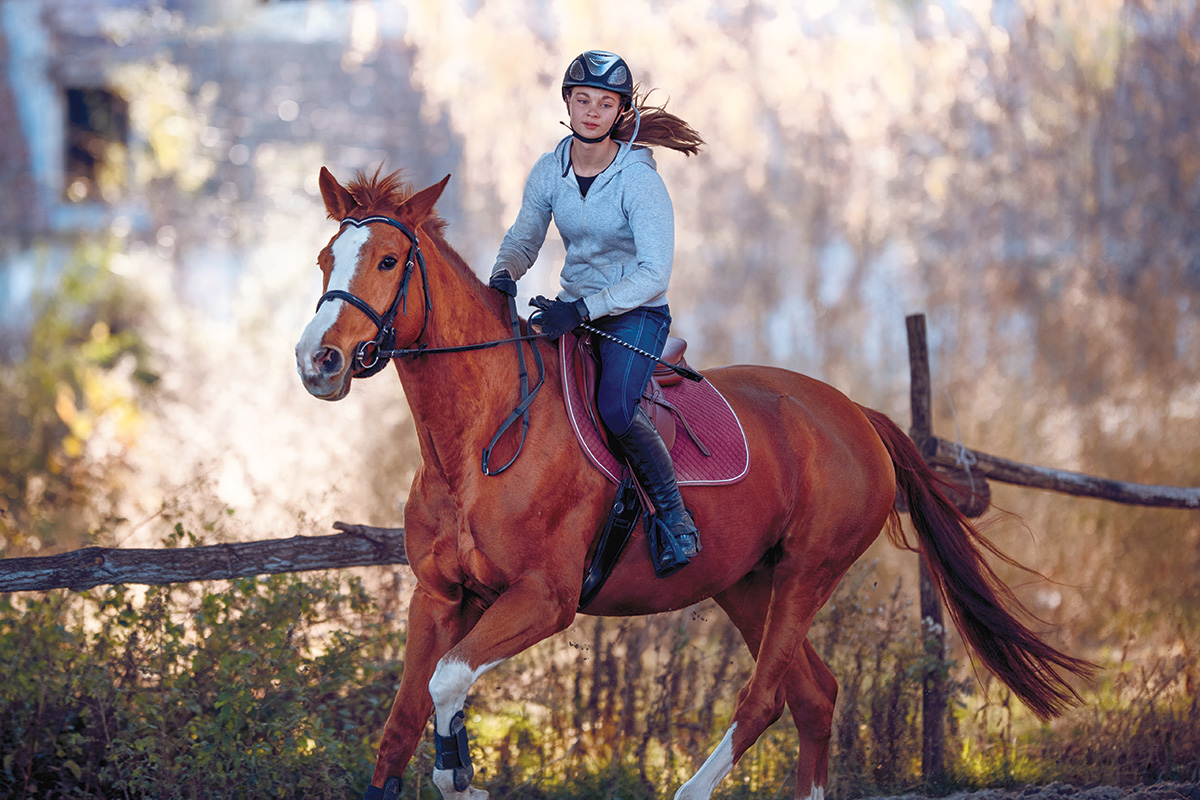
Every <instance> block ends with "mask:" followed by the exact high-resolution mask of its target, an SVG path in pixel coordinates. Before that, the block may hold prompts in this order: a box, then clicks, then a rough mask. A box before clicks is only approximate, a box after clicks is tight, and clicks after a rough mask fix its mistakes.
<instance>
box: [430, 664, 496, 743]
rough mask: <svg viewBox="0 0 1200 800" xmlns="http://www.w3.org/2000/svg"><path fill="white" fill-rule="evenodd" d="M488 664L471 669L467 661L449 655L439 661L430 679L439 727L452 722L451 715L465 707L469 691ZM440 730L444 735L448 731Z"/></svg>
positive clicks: (431, 695)
mask: <svg viewBox="0 0 1200 800" xmlns="http://www.w3.org/2000/svg"><path fill="white" fill-rule="evenodd" d="M488 666H490V665H487V666H484V667H480V668H479V669H471V665H470V664H468V663H466V662H465V661H459V660H457V659H453V658H449V657H445V658H442V660H441V661H439V662H438V664H437V667H435V668H434V670H433V677H432V678H430V679H429V696H430V697H431V698H432V699H433V707H434V710H435V711H436V712H437V717H438V719H437V723H438V727H442V725H443V724H445V725H447V726H448V725H449V724H450V717H452V716H453V715H454V713H455V712H457V711H458V710H460V709H461V708H462V707H463V704H464V703H465V702H466V701H467V692H469V691H470V690H471V687H472V686H474V685H475V681H476V680H478V679H479V676H480V675H481V674H483V673H484V672H485V671H486V670H487V667H488ZM443 717H444V719H443ZM439 732H440V733H442V734H443V735H446V734H447V733H448V731H445V730H442V731H439Z"/></svg>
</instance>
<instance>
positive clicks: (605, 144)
mask: <svg viewBox="0 0 1200 800" xmlns="http://www.w3.org/2000/svg"><path fill="white" fill-rule="evenodd" d="M639 89H640V87H636V88H635V86H634V84H633V78H632V76H631V74H630V71H629V67H628V66H627V65H626V63H625V61H624V59H622V58H621V57H620V56H617V55H616V54H614V53H609V52H605V51H602V50H589V51H588V52H586V53H582V54H581V55H579V56H578V57H576V58H575V60H574V61H572V62H571V65H570V66H569V67H568V68H567V72H566V75H565V76H564V77H563V83H562V96H563V100H564V101H565V102H566V105H567V114H568V115H569V118H570V129H571V135H570V136H567V137H565V138H564V139H563V140H562V141H560V142H559V143H558V145H557V147H555V149H554V150H553V151H551V152H549V153H545V154H544V155H543V156H542V157H541V158H540V159H538V161H537V163H536V164H535V165H534V167H533V170H532V171H531V172H530V174H529V178H528V180H527V181H526V183H525V192H524V196H523V198H522V201H521V210H520V212H519V213H518V214H517V219H516V221H515V222H514V223H513V225H512V227H511V228H510V229H509V230H508V233H507V234H505V236H504V240H503V242H502V243H501V245H500V252H499V254H498V255H497V257H496V264H495V266H494V267H493V268H492V276H491V280H490V284H489V285H490V286H491V287H492V288H494V289H496V290H498V291H500V292H503V293H504V294H507V295H509V296H516V293H517V287H516V280H517V279H519V278H520V277H521V276H522V275H524V274H525V273H526V271H528V270H529V268H530V267H531V266H532V265H533V263H534V261H535V260H536V259H537V255H538V251H539V250H540V249H541V246H542V243H543V241H545V238H546V231H547V230H548V228H549V225H550V220H551V218H553V219H554V222H555V226H556V227H557V228H558V231H559V234H560V235H561V237H562V241H563V244H564V246H565V248H566V262H565V264H564V265H563V268H562V274H561V276H560V279H559V282H560V284H561V286H562V289H561V290H560V291H559V293H558V297H557V299H554V300H545V299H544V298H540V297H539V298H537V299H536V300H535V301H534V303H535V304H536V305H538V306H539V307H543V311H542V313H541V324H542V331H543V332H544V333H546V334H547V335H548V336H549V338H550V339H551V340H556V339H558V338H559V337H560V336H562V335H563V334H564V333H567V332H569V331H571V330H574V329H575V328H576V327H578V326H579V325H580V324H582V323H584V322H587V323H589V324H590V325H591V326H592V327H595V328H598V329H599V330H602V331H604V332H605V333H608V334H610V335H612V336H614V337H616V338H618V339H620V340H622V341H623V342H626V343H628V344H630V345H633V346H634V347H637V348H639V349H641V350H644V351H646V352H649V353H653V354H654V355H655V356H660V355H661V354H662V351H663V346H664V344H665V343H666V340H667V332H668V331H669V329H670V327H671V314H670V310H669V308H668V306H667V286H668V284H669V282H670V278H671V267H672V261H673V256H674V247H675V218H674V210H673V208H672V206H671V198H670V195H668V193H667V189H666V186H665V185H664V183H663V180H662V178H661V177H660V176H659V174H658V171H657V168H656V166H655V162H654V156H653V155H652V154H651V151H650V150H649V149H648V147H649V146H656V145H660V146H663V147H667V148H670V149H672V150H678V151H679V152H682V153H685V154H687V155H692V154H693V153H697V152H699V150H700V146H701V145H702V144H704V141H703V140H702V139H701V138H700V136H699V134H697V133H696V131H695V130H694V129H693V128H692V127H691V126H690V125H688V124H687V123H686V122H684V121H683V120H681V119H680V118H679V117H676V116H675V115H674V114H671V113H670V112H668V111H666V110H665V109H664V108H663V107H661V106H658V107H655V106H649V105H647V104H646V102H645V100H646V97H645V95H643V94H641V93H640V91H639ZM596 345H597V353H598V355H599V358H600V376H599V381H598V384H599V385H598V388H597V395H598V397H597V404H598V411H599V414H600V419H601V421H602V422H603V423H604V426H605V427H606V428H607V429H608V432H609V434H610V435H611V440H612V441H614V442H616V443H617V444H618V445H619V447H620V450H621V452H622V453H623V454H624V456H625V459H626V461H627V463H628V464H629V466H630V469H631V470H632V471H633V474H634V476H635V477H636V478H637V480H638V482H639V483H640V484H641V486H642V488H643V489H645V491H646V494H647V496H648V497H649V498H650V501H651V503H652V504H653V505H654V508H655V512H656V513H655V516H654V517H653V519H654V523H653V524H654V526H655V527H656V528H657V537H652V541H653V539H654V538H658V539H659V540H660V541H662V542H664V544H665V545H666V546H664V547H663V548H662V549H661V554H660V555H659V556H658V557H657V560H656V563H655V565H654V567H655V572H656V573H657V574H658V575H659V576H660V577H664V576H666V575H669V574H671V573H673V572H676V571H677V570H679V569H681V568H682V567H684V566H686V565H687V563H688V562H689V561H690V560H691V558H692V557H693V556H695V554H696V553H697V552H699V550H700V537H699V533H698V532H697V530H696V526H695V523H694V522H693V521H692V516H691V514H690V513H689V512H688V510H687V509H686V508H685V507H684V504H683V498H682V497H681V496H680V494H679V485H678V483H677V482H676V480H675V470H674V467H673V466H672V463H671V456H670V453H669V452H668V451H667V448H666V446H665V444H664V443H663V441H662V439H661V438H660V437H659V435H658V431H657V430H655V428H654V425H653V424H652V423H651V422H650V419H649V417H647V416H646V413H645V412H644V411H643V410H642V409H641V407H640V406H639V404H638V400H639V398H640V397H641V394H642V390H643V389H644V388H645V386H646V383H647V381H648V380H649V379H650V374H651V372H652V371H653V369H654V362H653V361H651V360H650V359H648V358H646V357H644V356H641V355H638V354H637V353H635V352H634V351H633V350H631V349H629V348H627V347H624V346H622V345H620V344H616V343H614V342H611V341H608V340H606V339H602V338H600V337H596ZM648 533H649V532H648Z"/></svg>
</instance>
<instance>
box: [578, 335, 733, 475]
mask: <svg viewBox="0 0 1200 800" xmlns="http://www.w3.org/2000/svg"><path fill="white" fill-rule="evenodd" d="M577 350H578V348H577V347H576V346H575V337H574V336H572V335H571V334H567V335H565V336H563V337H562V339H561V340H560V341H559V347H558V353H559V355H558V358H559V365H560V367H561V368H562V369H561V372H562V376H563V377H562V381H563V396H564V398H565V400H566V406H567V416H568V417H570V419H571V427H573V428H574V429H575V436H576V438H577V439H578V440H579V446H580V447H582V448H583V452H584V453H586V454H587V457H588V460H590V461H591V462H592V463H593V464H595V465H596V468H597V469H599V470H600V471H601V472H603V473H604V474H605V475H606V476H607V477H608V479H609V480H611V481H612V482H613V483H620V481H621V472H622V466H621V464H620V463H619V462H618V461H617V458H616V456H614V455H613V454H612V452H611V451H610V450H609V449H608V447H607V445H605V443H604V437H603V436H602V435H601V433H600V431H598V430H597V429H596V426H595V425H594V424H593V423H592V420H591V418H590V417H589V416H588V412H587V408H586V406H585V404H584V401H583V397H582V396H581V395H580V393H579V385H578V382H577V381H576V380H575V369H574V365H573V364H572V363H571V362H570V359H571V358H572V357H573V354H574V353H575V352H576V351H577ZM663 392H664V394H665V395H666V400H667V401H668V402H669V403H670V404H671V405H672V406H674V407H675V408H677V409H678V410H679V412H680V413H681V414H682V415H683V417H684V418H685V419H686V420H687V422H688V425H689V426H691V429H692V431H693V432H694V433H695V435H696V436H697V438H699V439H700V441H701V442H703V444H704V446H705V447H706V448H707V449H708V451H709V453H710V455H705V453H704V452H703V451H702V450H701V449H700V448H699V447H698V446H697V445H696V443H695V442H694V441H693V440H692V437H691V436H690V435H689V434H688V432H687V431H686V430H685V426H682V425H680V426H677V433H676V436H675V444H674V445H673V446H672V447H671V459H672V461H674V463H675V477H676V479H677V480H678V481H679V483H680V484H681V485H708V486H713V485H720V484H726V483H737V482H738V481H740V480H741V479H742V478H744V477H746V472H747V471H748V470H749V469H750V446H749V444H748V443H747V442H746V432H745V431H744V430H742V423H741V422H739V421H738V418H737V414H735V413H734V411H733V409H732V408H731V407H730V405H729V403H728V401H726V400H725V398H724V397H723V396H722V395H721V393H720V392H719V391H717V388H716V387H715V386H713V385H712V384H711V383H709V382H708V381H707V380H703V381H700V382H699V383H696V382H695V381H689V380H682V381H680V382H679V383H678V384H676V385H674V386H667V387H664V389H663Z"/></svg>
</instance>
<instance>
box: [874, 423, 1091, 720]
mask: <svg viewBox="0 0 1200 800" xmlns="http://www.w3.org/2000/svg"><path fill="white" fill-rule="evenodd" d="M863 413H864V414H866V415H867V419H869V420H870V421H871V424H872V425H873V426H874V427H875V431H876V432H877V433H878V434H879V438H880V439H882V440H883V444H884V446H885V447H886V448H887V451H888V453H889V454H890V455H891V457H892V463H893V464H894V465H895V470H896V484H897V486H898V487H899V490H900V492H901V493H902V496H903V497H904V499H905V500H906V501H907V503H908V509H909V514H910V515H911V517H912V524H913V528H915V529H916V532H917V541H918V546H917V547H916V548H914V547H912V545H911V544H910V543H909V542H908V541H907V539H906V538H905V535H904V532H903V530H902V529H901V528H900V525H899V520H898V518H896V517H893V520H892V524H891V525H889V528H888V537H889V538H890V539H891V541H892V543H893V544H895V545H896V546H898V547H902V548H905V549H908V550H914V549H915V550H917V551H918V552H919V553H920V554H921V556H922V558H924V559H925V563H926V564H927V565H928V566H929V571H930V573H932V575H933V580H934V583H935V584H936V585H937V587H938V592H939V593H940V594H941V596H942V600H943V602H944V603H945V605H946V607H947V608H948V609H949V610H950V616H951V617H952V618H953V620H954V623H955V625H956V626H957V628H958V630H959V633H960V634H961V635H962V637H963V639H965V640H966V641H967V643H968V644H969V645H970V646H971V648H972V649H973V650H974V651H975V653H976V654H977V655H978V656H979V658H980V659H981V660H982V661H983V663H984V664H985V665H986V666H987V667H988V668H989V669H990V670H991V671H992V672H993V673H995V675H996V677H997V678H999V679H1000V680H1001V681H1003V682H1004V684H1005V685H1006V686H1008V687H1009V688H1010V689H1012V691H1013V692H1014V693H1015V694H1016V695H1017V696H1018V697H1019V698H1020V699H1021V701H1022V702H1024V703H1025V705H1026V706H1028V707H1029V709H1030V710H1031V711H1033V713H1034V714H1037V716H1038V717H1039V718H1041V719H1043V720H1045V719H1049V718H1050V717H1056V716H1058V715H1059V714H1061V713H1062V712H1063V711H1064V710H1066V709H1067V708H1068V707H1070V706H1073V705H1077V704H1079V703H1081V702H1082V698H1080V696H1079V694H1078V693H1077V692H1076V691H1075V689H1073V688H1072V687H1071V685H1070V684H1069V683H1067V682H1066V680H1064V678H1063V677H1062V676H1061V675H1060V674H1059V672H1058V670H1059V669H1062V670H1065V671H1066V672H1069V673H1072V674H1074V675H1076V676H1078V677H1080V678H1084V679H1087V680H1090V679H1091V678H1092V677H1093V676H1094V674H1095V672H1096V669H1097V667H1096V665H1095V664H1092V663H1090V662H1088V661H1084V660H1082V659H1078V658H1074V657H1072V656H1068V655H1066V654H1065V653H1060V652H1059V651H1058V650H1056V649H1054V648H1053V647H1051V646H1050V645H1048V644H1046V643H1045V642H1043V641H1042V640H1041V639H1040V638H1039V637H1038V636H1037V634H1035V633H1034V632H1033V631H1031V630H1030V629H1029V628H1028V627H1026V626H1025V624H1023V623H1022V622H1021V620H1020V619H1018V618H1017V616H1016V613H1014V612H1017V613H1024V614H1026V615H1029V616H1032V615H1031V614H1029V612H1028V610H1026V609H1025V607H1024V606H1023V605H1022V604H1021V602H1020V601H1019V600H1018V599H1017V598H1016V596H1015V595H1014V594H1013V593H1012V590H1011V589H1009V588H1008V586H1006V585H1005V584H1004V582H1003V581H1001V580H1000V578H999V576H997V575H996V573H995V572H994V571H993V570H992V568H991V566H990V565H989V564H988V562H987V560H986V559H985V557H984V554H985V551H986V552H987V553H991V554H993V555H995V556H997V557H999V558H1001V559H1002V560H1004V561H1006V562H1008V563H1010V564H1014V565H1016V566H1021V565H1020V564H1017V563H1016V562H1015V561H1013V560H1012V559H1011V558H1009V557H1008V556H1006V555H1004V554H1003V553H1001V552H1000V551H999V550H998V549H997V548H996V546H995V545H993V544H992V543H991V542H989V541H987V540H986V539H984V538H983V536H981V535H980V533H979V532H978V531H977V530H976V529H975V527H974V526H973V525H972V524H971V522H970V521H969V520H968V519H967V518H966V517H965V516H964V515H963V514H962V513H961V512H960V511H959V510H958V509H957V508H955V507H954V505H953V504H952V503H951V502H950V501H949V500H947V499H946V496H945V495H944V494H943V492H942V491H941V489H940V488H939V485H944V483H945V482H944V481H943V480H942V478H941V477H940V476H938V475H937V474H936V473H934V472H933V470H931V469H930V468H929V465H928V464H926V463H925V460H924V459H923V458H921V454H920V453H919V452H918V451H917V448H916V445H914V444H913V442H912V440H911V439H909V438H908V436H906V435H905V433H904V431H902V430H900V428H899V427H898V426H897V425H896V423H894V422H892V421H891V420H890V419H888V417H886V416H885V415H883V414H881V413H880V412H878V411H874V410H872V409H869V408H863ZM1022 568H1023V569H1024V567H1022Z"/></svg>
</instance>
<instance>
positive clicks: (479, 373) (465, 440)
mask: <svg viewBox="0 0 1200 800" xmlns="http://www.w3.org/2000/svg"><path fill="white" fill-rule="evenodd" d="M440 266H441V265H439V267H440ZM430 276H431V279H432V280H431V283H430V287H429V289H430V305H431V306H432V309H431V311H430V313H429V322H428V327H427V330H426V336H425V340H424V342H423V344H426V345H427V346H428V347H429V348H431V349H432V348H437V347H457V346H460V345H468V344H478V343H482V342H489V341H496V340H499V339H506V338H509V337H511V336H512V328H511V324H510V323H509V321H508V319H507V317H508V315H507V314H506V313H504V314H501V313H498V308H499V307H500V306H499V304H498V303H497V302H496V301H497V298H496V297H491V296H489V295H488V293H491V292H493V290H491V289H488V288H486V287H484V286H483V285H482V284H477V285H472V284H471V283H469V282H468V281H467V280H466V279H464V277H463V276H461V275H459V274H458V273H457V272H456V271H454V270H452V269H449V268H445V269H441V268H439V269H436V270H435V269H433V268H431V269H430ZM435 276H436V277H435ZM522 346H523V347H524V345H522ZM514 347H515V346H514V345H500V346H498V347H493V348H489V349H485V350H475V351H469V352H463V353H428V354H425V355H421V356H417V357H416V358H403V359H400V360H398V361H397V362H396V368H397V372H398V373H399V375H400V382H401V383H402V384H403V386H404V393H405V397H406V398H407V400H408V404H409V408H410V409H411V410H412V414H413V422H414V424H415V425H416V428H417V438H418V440H419V441H420V443H421V454H422V457H423V458H424V459H425V461H426V463H433V464H438V465H439V468H440V469H441V470H442V471H444V472H446V473H447V474H448V477H449V476H450V475H452V474H459V475H461V474H464V473H465V472H466V471H467V470H473V471H474V472H479V469H480V466H479V459H480V454H481V452H482V448H483V447H484V446H485V445H486V444H487V443H488V442H489V441H490V440H491V437H492V436H493V434H494V433H495V431H496V428H497V427H498V426H499V425H500V423H501V422H502V421H503V420H504V418H505V417H506V416H508V414H509V412H511V411H512V409H513V408H514V407H515V406H516V404H517V403H518V402H519V399H520V398H519V396H518V391H517V386H518V376H517V359H516V355H515V353H514V352H513V350H514ZM525 352H526V359H527V361H528V360H529V358H530V357H529V351H528V350H526V351H525ZM530 372H531V381H532V380H536V375H534V374H533V369H532V365H531V368H530Z"/></svg>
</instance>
